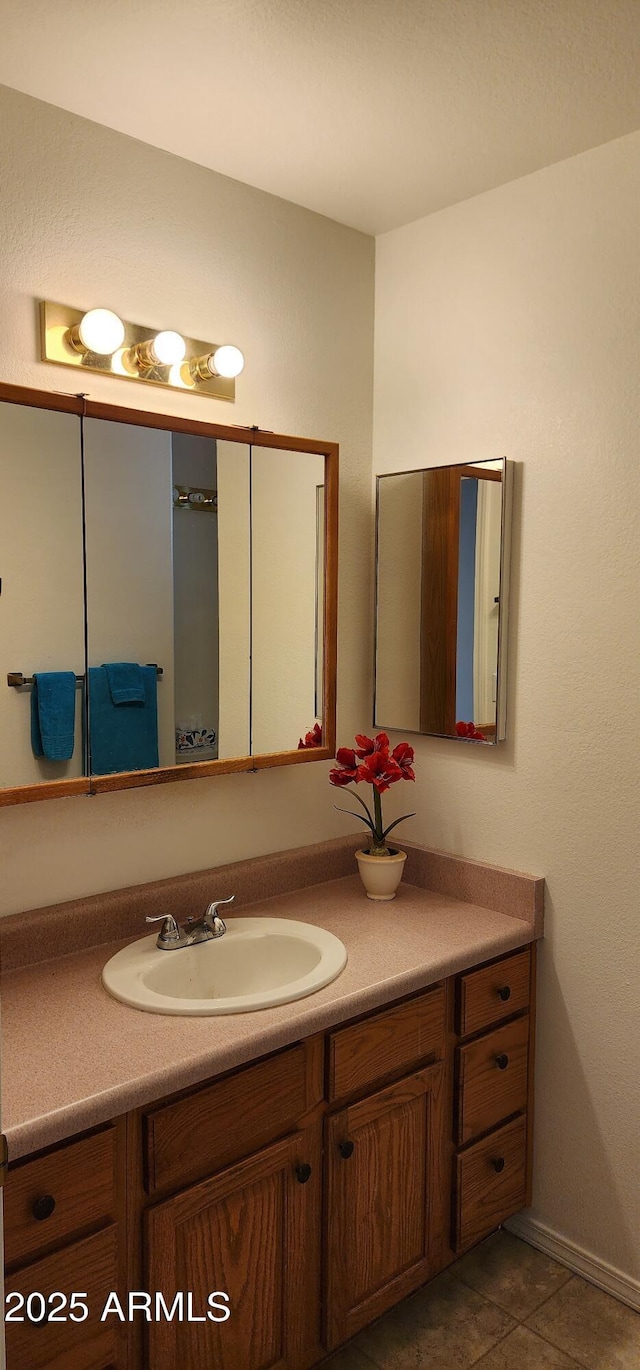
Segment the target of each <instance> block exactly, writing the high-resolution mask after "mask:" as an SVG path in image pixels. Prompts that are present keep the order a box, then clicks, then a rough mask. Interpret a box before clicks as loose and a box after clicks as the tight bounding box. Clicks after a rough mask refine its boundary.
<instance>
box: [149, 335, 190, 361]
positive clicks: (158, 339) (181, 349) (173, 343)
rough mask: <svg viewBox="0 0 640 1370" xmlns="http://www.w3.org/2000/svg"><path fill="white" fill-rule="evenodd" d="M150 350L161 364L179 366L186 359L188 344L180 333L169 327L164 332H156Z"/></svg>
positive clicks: (155, 359)
mask: <svg viewBox="0 0 640 1370" xmlns="http://www.w3.org/2000/svg"><path fill="white" fill-rule="evenodd" d="M149 351H150V354H151V356H152V358H153V360H154V361H155V362H158V363H159V364H160V366H177V365H178V364H179V363H180V362H181V361H184V358H185V354H186V351H187V344H186V342H185V340H184V338H183V337H182V336H181V334H180V333H174V332H173V331H172V330H171V329H170V328H167V329H165V330H164V331H163V332H162V333H156V336H155V338H154V339H153V342H152V343H151V346H150V348H149Z"/></svg>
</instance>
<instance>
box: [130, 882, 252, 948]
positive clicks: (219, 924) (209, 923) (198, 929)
mask: <svg viewBox="0 0 640 1370" xmlns="http://www.w3.org/2000/svg"><path fill="white" fill-rule="evenodd" d="M235 897H236V896H235V894H232V895H231V896H230V897H229V899H214V901H213V903H211V904H209V905H208V907H207V908H206V909H205V911H204V913H203V915H202V918H187V921H186V923H185V925H184V927H182V928H181V927H180V924H179V923H177V922H176V920H175V918H174V917H173V914H171V913H168V914H163V913H160V914H158V915H156V917H154V918H146V919H145V922H146V923H162V927H161V929H160V932H159V933H158V938H157V941H156V946H157V947H158V948H159V950H160V951H179V949H180V948H181V947H195V946H197V944H198V942H212V941H213V940H214V939H215V938H216V937H224V934H225V932H226V931H227V925H226V923H225V921H224V919H223V918H221V917H220V914H219V913H218V908H219V907H220V905H221V904H232V903H233V901H234V899H235Z"/></svg>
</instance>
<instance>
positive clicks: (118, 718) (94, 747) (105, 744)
mask: <svg viewBox="0 0 640 1370" xmlns="http://www.w3.org/2000/svg"><path fill="white" fill-rule="evenodd" d="M122 664H123V665H124V664H125V663H122ZM137 669H138V670H139V671H140V675H141V677H142V683H143V689H144V698H143V700H137V701H132V702H131V703H122V704H116V703H114V700H113V696H112V691H111V689H110V687H109V676H108V673H107V667H106V666H90V667H89V754H90V766H91V772H92V774H93V775H113V773H114V772H115V771H146V770H152V769H153V768H154V767H155V766H157V765H159V759H158V678H157V675H156V668H155V666H139V667H138V668H137Z"/></svg>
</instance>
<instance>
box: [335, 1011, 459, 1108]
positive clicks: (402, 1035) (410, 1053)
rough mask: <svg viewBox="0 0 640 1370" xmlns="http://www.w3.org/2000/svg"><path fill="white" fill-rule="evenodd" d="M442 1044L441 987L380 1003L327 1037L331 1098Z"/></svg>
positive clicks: (436, 1051)
mask: <svg viewBox="0 0 640 1370" xmlns="http://www.w3.org/2000/svg"><path fill="white" fill-rule="evenodd" d="M443 1050H444V989H443V987H442V986H441V985H439V986H437V987H436V989H432V990H429V991H428V993H426V994H421V995H420V996H419V997H418V998H417V999H411V1000H410V1001H409V1003H406V1004H400V1005H399V1006H397V1007H396V1008H389V1009H383V1010H382V1012H381V1013H376V1014H374V1015H373V1017H372V1018H366V1019H365V1020H364V1022H362V1023H354V1025H353V1027H347V1028H341V1029H340V1030H339V1031H338V1032H332V1033H331V1034H330V1037H329V1099H331V1100H333V1099H344V1098H347V1097H348V1095H350V1094H356V1093H358V1092H360V1091H361V1090H363V1089H366V1088H367V1087H368V1086H369V1085H372V1084H375V1083H376V1082H377V1081H378V1080H383V1079H384V1078H385V1076H389V1075H392V1074H393V1075H403V1074H406V1072H407V1071H408V1070H410V1069H411V1067H412V1066H414V1065H417V1063H418V1062H419V1061H424V1060H427V1059H429V1058H431V1060H433V1061H437V1060H439V1059H440V1058H441V1056H442V1054H443Z"/></svg>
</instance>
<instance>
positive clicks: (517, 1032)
mask: <svg viewBox="0 0 640 1370" xmlns="http://www.w3.org/2000/svg"><path fill="white" fill-rule="evenodd" d="M528 1043H529V1015H528V1014H525V1016H524V1017H523V1018H516V1020H515V1022H513V1023H507V1024H506V1025H505V1026H504V1027H501V1028H496V1029H495V1031H494V1032H487V1033H485V1035H484V1037H479V1038H478V1040H477V1041H475V1042H469V1043H468V1045H467V1046H464V1047H458V1053H457V1054H458V1143H459V1144H462V1143H463V1142H469V1141H471V1139H472V1137H479V1136H480V1134H481V1133H482V1132H488V1131H489V1128H491V1127H495V1126H496V1123H500V1122H502V1120H503V1119H504V1118H508V1117H509V1115H510V1114H511V1113H517V1112H519V1111H520V1109H523V1108H526V1105H527V1048H528Z"/></svg>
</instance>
